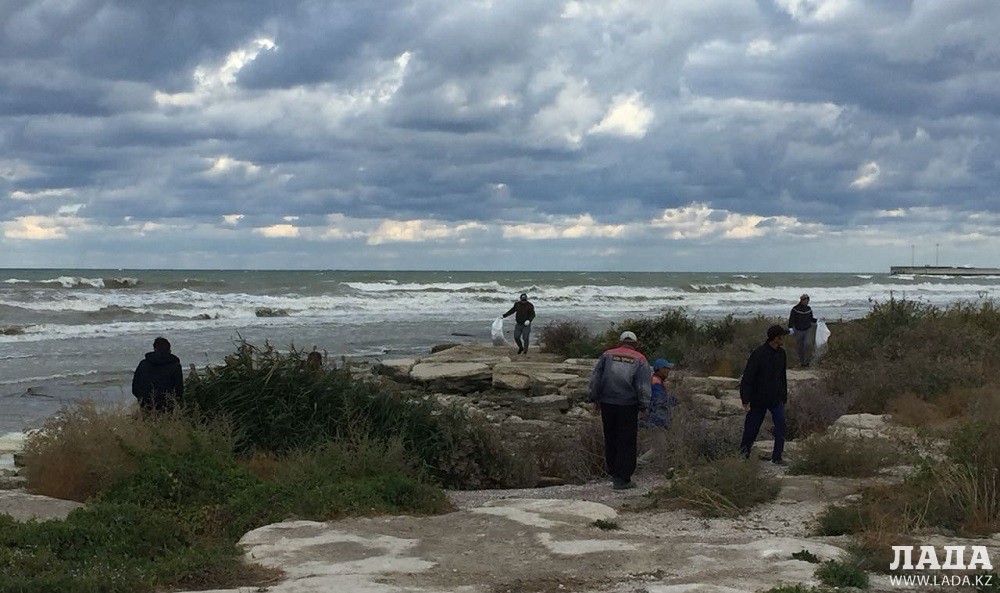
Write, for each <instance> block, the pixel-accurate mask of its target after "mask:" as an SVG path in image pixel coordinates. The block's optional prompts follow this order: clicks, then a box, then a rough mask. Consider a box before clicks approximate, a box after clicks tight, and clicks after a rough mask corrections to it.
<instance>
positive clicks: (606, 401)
mask: <svg viewBox="0 0 1000 593" xmlns="http://www.w3.org/2000/svg"><path fill="white" fill-rule="evenodd" d="M620 342H621V343H620V345H618V346H616V347H614V348H611V349H610V350H606V351H605V352H604V353H603V354H601V357H600V358H599V359H598V360H597V365H596V366H595V367H594V371H593V373H591V375H590V401H591V402H593V403H594V411H595V412H596V413H598V414H600V415H601V424H602V425H603V427H604V463H605V465H606V466H607V470H608V473H609V474H611V485H612V488H614V489H615V490H627V489H630V488H635V482H633V481H632V474H633V473H634V472H635V465H636V453H637V451H638V448H639V447H638V439H639V412H640V411H641V412H643V420H645V419H646V416H647V414H646V410H647V409H648V408H649V400H650V396H651V390H652V378H653V370H652V369H651V368H650V366H649V363H648V362H646V357H645V356H643V355H642V353H640V352H639V350H638V346H639V344H638V339H637V338H636V337H635V334H634V333H632V332H630V331H627V332H622V335H621V337H620Z"/></svg>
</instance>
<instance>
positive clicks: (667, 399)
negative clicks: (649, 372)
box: [639, 358, 677, 428]
mask: <svg viewBox="0 0 1000 593" xmlns="http://www.w3.org/2000/svg"><path fill="white" fill-rule="evenodd" d="M672 368H674V365H673V363H672V362H670V361H669V360H667V359H666V358H657V359H656V360H654V361H653V381H652V391H651V392H650V396H649V414H648V415H646V416H645V418H640V420H639V426H640V427H643V428H649V427H654V426H655V427H663V428H668V427H669V426H670V422H671V420H672V416H673V415H672V413H671V408H673V407H674V406H676V405H677V397H676V396H675V395H673V394H672V393H667V377H668V376H670V369H672Z"/></svg>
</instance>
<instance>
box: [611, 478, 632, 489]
mask: <svg viewBox="0 0 1000 593" xmlns="http://www.w3.org/2000/svg"><path fill="white" fill-rule="evenodd" d="M635 487H636V486H635V482H633V481H632V480H629V481H628V482H615V483H614V484H613V485H612V486H611V489H612V490H631V489H633V488H635Z"/></svg>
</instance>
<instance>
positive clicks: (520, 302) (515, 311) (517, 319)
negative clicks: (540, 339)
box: [503, 292, 535, 354]
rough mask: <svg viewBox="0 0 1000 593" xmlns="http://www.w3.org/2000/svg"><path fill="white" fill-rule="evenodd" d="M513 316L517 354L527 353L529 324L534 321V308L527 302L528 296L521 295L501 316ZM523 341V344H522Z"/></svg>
mask: <svg viewBox="0 0 1000 593" xmlns="http://www.w3.org/2000/svg"><path fill="white" fill-rule="evenodd" d="M511 315H513V316H514V342H515V343H516V344H517V353H518V354H527V353H528V336H530V335H531V322H532V321H534V320H535V306H534V305H532V304H531V301H529V300H528V295H527V294H525V293H523V292H522V293H521V296H520V297H518V299H517V301H516V302H515V303H514V306H513V307H511V308H510V310H509V311H507V312H506V313H504V314H503V316H504V317H509V316H511ZM522 340H523V342H522Z"/></svg>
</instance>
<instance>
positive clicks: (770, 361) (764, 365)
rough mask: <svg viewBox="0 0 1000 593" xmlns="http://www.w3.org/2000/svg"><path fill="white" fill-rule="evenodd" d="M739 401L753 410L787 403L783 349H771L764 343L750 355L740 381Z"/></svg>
mask: <svg viewBox="0 0 1000 593" xmlns="http://www.w3.org/2000/svg"><path fill="white" fill-rule="evenodd" d="M740 399H741V400H742V401H743V403H744V404H750V406H751V407H754V408H757V407H768V408H770V407H773V406H776V405H778V403H785V402H787V401H788V375H787V373H786V371H785V349H784V348H782V347H781V346H778V347H777V348H772V347H771V345H770V344H768V343H767V342H764V343H763V344H761V345H760V346H758V347H757V349H756V350H754V351H753V352H752V353H751V354H750V358H749V359H748V360H747V366H746V369H745V370H744V371H743V378H742V379H740Z"/></svg>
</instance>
